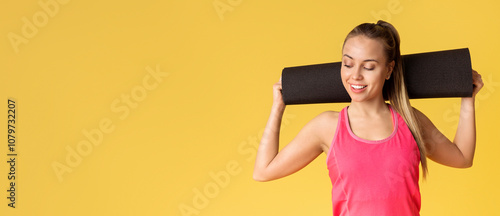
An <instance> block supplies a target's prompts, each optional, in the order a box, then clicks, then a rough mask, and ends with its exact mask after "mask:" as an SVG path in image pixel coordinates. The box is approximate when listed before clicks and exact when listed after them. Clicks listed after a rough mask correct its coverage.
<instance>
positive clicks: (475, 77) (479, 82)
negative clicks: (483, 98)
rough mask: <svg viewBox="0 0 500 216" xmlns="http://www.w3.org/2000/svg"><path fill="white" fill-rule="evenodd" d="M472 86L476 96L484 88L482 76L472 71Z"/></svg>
mask: <svg viewBox="0 0 500 216" xmlns="http://www.w3.org/2000/svg"><path fill="white" fill-rule="evenodd" d="M472 84H473V85H474V89H473V95H476V94H477V93H478V92H479V90H481V88H482V87H483V86H484V83H483V79H482V78H481V74H479V73H478V72H477V71H475V70H474V69H472Z"/></svg>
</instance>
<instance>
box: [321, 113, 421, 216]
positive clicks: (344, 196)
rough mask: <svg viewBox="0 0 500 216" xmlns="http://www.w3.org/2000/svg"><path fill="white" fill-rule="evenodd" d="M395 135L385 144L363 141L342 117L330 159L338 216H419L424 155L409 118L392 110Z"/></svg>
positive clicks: (330, 171) (341, 116) (339, 120)
mask: <svg viewBox="0 0 500 216" xmlns="http://www.w3.org/2000/svg"><path fill="white" fill-rule="evenodd" d="M387 105H388V106H389V109H390V111H391V115H392V123H393V126H394V129H393V132H392V134H391V135H390V136H389V137H387V138H385V139H382V140H365V139H362V138H360V137H357V136H356V135H355V134H354V133H353V132H352V130H351V127H350V125H349V121H348V116H347V109H348V107H345V108H344V109H342V111H341V112H340V113H339V119H338V123H337V130H336V132H335V136H334V138H333V141H332V144H331V147H330V150H329V152H328V154H327V166H328V170H329V175H330V179H331V181H332V205H333V215H335V216H337V215H342V216H346V215H351V216H354V215H381V216H390V215H397V216H401V215H419V212H420V190H419V186H418V180H419V162H420V152H419V149H418V146H417V143H416V142H415V139H414V138H413V135H412V134H411V132H410V130H409V129H408V126H407V125H406V123H405V121H404V120H403V118H402V117H401V116H400V115H399V114H398V113H397V112H395V111H393V109H392V107H391V105H389V104H387Z"/></svg>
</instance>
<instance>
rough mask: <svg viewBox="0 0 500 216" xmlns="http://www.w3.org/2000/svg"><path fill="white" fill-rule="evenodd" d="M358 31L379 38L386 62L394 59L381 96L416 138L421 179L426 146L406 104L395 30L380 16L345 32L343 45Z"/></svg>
mask: <svg viewBox="0 0 500 216" xmlns="http://www.w3.org/2000/svg"><path fill="white" fill-rule="evenodd" d="M358 35H363V36H366V37H368V38H371V39H376V40H379V41H380V42H381V43H382V45H383V46H384V51H385V54H386V57H387V63H388V64H389V63H390V62H392V61H393V60H394V63H395V65H394V68H393V70H392V76H391V78H390V79H389V80H386V81H385V83H384V89H383V95H384V99H386V100H389V101H390V103H391V104H392V106H393V107H394V109H395V110H396V112H398V113H399V114H400V115H401V117H403V119H404V121H405V122H406V124H407V125H408V128H409V129H410V131H411V133H412V135H413V138H414V139H415V141H416V142H417V146H418V149H419V151H420V163H421V165H422V172H423V177H424V179H425V177H426V176H427V173H428V169H427V157H426V149H425V144H424V142H423V138H422V131H421V130H420V124H419V122H418V119H417V116H416V113H415V112H416V111H415V110H414V109H413V107H412V106H411V104H410V98H409V97H408V92H407V90H406V84H405V79H404V70H403V61H402V59H401V51H400V48H399V45H400V39H399V34H398V31H397V30H396V28H394V26H393V25H392V24H390V23H388V22H385V21H382V20H379V21H378V22H377V23H376V24H375V23H363V24H360V25H358V26H356V27H355V28H354V29H353V30H352V31H351V32H349V34H348V35H347V37H346V38H345V40H344V45H345V42H346V41H347V40H348V39H349V38H351V37H354V36H358Z"/></svg>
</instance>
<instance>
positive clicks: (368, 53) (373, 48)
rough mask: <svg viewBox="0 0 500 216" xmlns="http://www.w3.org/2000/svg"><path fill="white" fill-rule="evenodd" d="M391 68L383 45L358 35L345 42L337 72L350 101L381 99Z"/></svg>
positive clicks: (392, 64)
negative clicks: (339, 73)
mask: <svg viewBox="0 0 500 216" xmlns="http://www.w3.org/2000/svg"><path fill="white" fill-rule="evenodd" d="M393 67H394V61H392V62H391V63H390V64H387V60H386V56H385V54H384V48H383V45H382V44H381V43H380V42H379V41H378V40H374V39H370V38H368V37H366V36H362V35H359V36H354V37H351V38H349V39H348V40H347V41H346V42H345V44H344V49H343V51H342V67H341V70H340V71H341V77H342V83H343V84H344V88H345V89H346V90H347V92H348V93H349V96H351V100H352V101H356V102H361V101H369V100H372V99H379V97H380V98H383V95H382V88H383V87H384V82H385V80H386V78H387V77H388V76H390V74H391V72H392V68H393Z"/></svg>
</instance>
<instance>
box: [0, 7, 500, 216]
mask: <svg viewBox="0 0 500 216" xmlns="http://www.w3.org/2000/svg"><path fill="white" fill-rule="evenodd" d="M40 2H42V3H46V2H53V3H54V2H55V3H56V4H52V5H51V6H50V7H49V12H51V13H52V14H51V15H53V16H51V15H50V14H48V13H49V12H47V11H46V9H43V8H44V7H42V6H41V5H40V4H39V1H36V0H31V1H26V0H25V1H4V2H3V4H2V6H1V7H0V16H1V19H0V24H1V26H0V36H1V37H2V38H3V39H2V40H0V62H1V64H0V73H1V78H0V82H1V83H0V95H1V96H0V99H1V100H2V101H3V102H1V104H2V105H1V106H2V108H1V110H3V111H2V113H4V114H3V116H2V117H1V118H2V119H3V121H2V122H3V123H2V124H0V130H1V131H2V132H1V134H3V135H2V136H1V137H3V139H4V140H3V141H2V142H1V143H2V144H1V147H0V158H1V161H6V160H8V157H7V156H6V154H7V141H6V139H7V138H6V137H7V123H6V122H7V99H8V98H14V99H15V100H16V104H17V116H16V118H17V119H16V120H17V122H16V123H17V124H16V125H17V133H16V134H17V137H18V139H17V153H18V154H19V155H18V158H17V163H16V168H17V170H16V178H17V179H16V185H17V186H18V187H17V188H16V199H17V200H16V208H15V209H12V208H9V207H8V206H7V204H8V199H6V197H7V196H8V194H7V192H6V190H7V186H8V184H9V181H8V180H7V173H8V169H9V166H8V164H7V163H6V162H2V163H0V189H1V191H0V197H2V199H1V200H2V201H1V202H0V215H179V216H180V215H207V216H208V215H331V198H330V190H331V183H330V180H329V178H328V171H327V169H326V162H325V160H326V156H325V155H321V156H320V157H318V158H317V159H316V160H315V161H314V162H312V163H311V164H310V165H309V166H307V167H306V168H304V169H303V170H301V171H299V172H297V173H295V174H293V175H291V176H288V177H286V178H283V179H279V180H276V181H272V182H267V183H260V182H256V181H254V180H253V179H252V169H253V163H254V157H253V156H254V154H255V152H256V149H255V148H256V145H257V144H258V141H259V139H260V135H261V133H262V129H263V128H264V126H265V124H266V122H267V118H268V116H269V112H270V108H271V104H272V85H273V84H274V83H275V82H277V81H278V79H279V77H280V75H281V70H282V69H283V67H288V66H297V65H307V64H316V63H325V62H335V61H340V53H341V49H340V46H341V43H342V42H343V39H344V37H345V36H346V34H347V33H348V32H349V31H350V30H351V29H352V28H353V27H355V26H356V25H358V24H360V23H363V22H375V21H376V20H377V19H379V18H380V19H385V20H387V21H390V22H391V23H392V24H394V25H395V26H396V28H397V29H398V30H399V33H400V35H401V38H402V44H401V49H402V53H403V54H410V53H418V52H430V51H437V50H446V49H456V48H463V47H468V48H469V49H470V52H471V58H472V65H473V68H474V69H476V70H477V71H479V72H480V73H481V74H482V76H483V79H484V81H485V87H484V88H483V89H482V90H481V92H480V94H479V95H478V97H477V100H476V106H477V107H476V108H477V113H476V116H477V150H476V156H475V161H474V162H475V163H474V166H473V167H472V168H470V169H455V168H449V167H444V166H441V165H438V164H435V163H433V162H431V163H430V167H429V170H430V176H429V178H428V179H427V181H425V182H421V184H420V186H421V192H422V210H421V214H422V215H454V216H458V215H467V216H469V215H498V214H499V213H498V211H499V206H498V204H499V203H500V198H499V196H498V194H500V187H499V186H498V184H499V182H500V174H499V167H500V160H499V159H498V154H499V150H500V145H499V144H500V142H499V141H498V140H499V139H498V135H499V132H500V131H499V129H498V122H499V121H500V115H499V114H498V107H499V106H500V100H499V99H500V96H499V91H500V73H499V70H498V61H499V60H498V50H500V42H499V41H498V40H499V38H500V21H499V20H500V13H499V12H498V11H499V10H500V4H499V3H498V1H493V0H489V1H488V0H477V1H451V0H448V1H432V0H382V1H376V2H375V1H361V0H352V1H309V2H307V1H262V0H220V1H214V0H200V1H180V0H175V1H170V0H169V1H112V2H108V1H60V2H57V1H55V0H41V1H40ZM214 3H216V5H217V6H218V8H219V9H221V11H217V10H216V8H215V7H214ZM42 5H44V4H42ZM54 5H56V6H54ZM56 9H57V10H56ZM43 14H45V18H46V19H45V18H44V15H43ZM34 18H35V19H36V20H35V21H34V20H33V19H34ZM26 20H28V21H29V23H31V24H32V25H35V27H36V33H34V32H33V31H31V32H28V30H26V28H28V27H25V25H29V24H26V22H25V21H26ZM35 22H36V23H35ZM36 24H38V26H36ZM23 28H25V29H24V33H25V35H23ZM31 30H33V29H31ZM9 35H10V36H9ZM12 35H17V36H18V37H23V38H25V40H26V41H27V42H26V41H24V42H26V43H19V44H14V43H13V42H11V39H10V38H11V37H12ZM25 36H29V37H30V38H27V37H25ZM16 49H17V52H16ZM147 68H148V69H147ZM148 70H152V71H156V72H161V73H162V76H163V77H160V79H159V80H160V81H161V82H160V81H158V80H155V79H154V78H153V77H151V76H150V75H149V74H150V72H148ZM166 73H168V75H166ZM144 80H146V83H147V85H145V84H144ZM156 81H157V82H156ZM155 83H156V84H157V85H156V87H155V88H152V87H151V85H154V84H155ZM148 86H149V89H150V90H148V89H145V88H146V87H148ZM141 93H142V94H141ZM132 94H135V97H136V98H140V100H135V101H132V102H133V103H134V104H133V106H132V105H126V104H125V103H124V99H123V98H126V97H130V96H131V95H132ZM412 104H413V105H414V106H415V107H417V108H419V109H420V110H422V111H423V112H424V113H426V114H427V115H428V116H429V117H430V118H431V120H432V121H433V122H434V124H435V125H436V126H437V127H438V128H439V129H440V130H441V131H442V132H443V133H445V134H446V135H447V136H448V137H449V138H450V139H453V136H454V134H455V130H456V124H457V121H458V114H459V105H460V99H459V98H450V99H425V100H413V101H412ZM113 105H114V106H115V109H113V108H112V107H113ZM346 105H347V104H346V103H342V104H315V105H292V106H288V107H287V108H286V111H285V116H284V121H283V128H282V131H281V147H283V146H284V145H285V144H286V143H288V142H289V141H291V140H292V139H293V138H294V137H295V135H296V134H297V133H298V131H299V130H300V129H301V128H302V127H303V126H304V125H305V124H306V123H307V122H308V121H309V120H310V119H312V118H313V117H314V116H316V115H317V114H319V113H321V112H323V111H325V110H337V111H339V110H340V109H341V108H343V107H344V106H346ZM118 106H119V107H121V111H118V110H117V108H118ZM125 109H128V110H129V113H128V114H125V113H124V112H125V111H123V110H125ZM100 122H107V123H108V126H104V128H106V127H112V128H113V130H112V131H111V132H109V133H103V136H102V143H101V144H100V145H97V146H94V147H93V148H92V149H90V150H89V149H86V150H87V152H86V153H87V155H85V156H81V157H82V158H81V161H80V162H79V163H76V165H75V164H73V165H74V166H73V167H70V166H69V164H68V163H67V162H66V158H67V157H68V155H71V154H70V153H69V152H68V149H73V150H75V149H77V147H78V145H79V143H85V141H88V138H87V137H86V136H85V135H84V132H83V131H92V130H94V129H96V128H99V127H100V124H101V123H100ZM94 131H95V130H94ZM82 151H83V150H82ZM54 163H56V164H57V163H59V164H63V165H65V166H68V168H70V169H71V171H72V172H70V173H69V172H65V173H63V174H62V180H61V181H59V179H58V176H57V174H56V172H55V171H54V168H53V164H54ZM214 176H216V177H215V178H214ZM193 202H194V203H193ZM181 209H183V210H181ZM187 209H189V210H187ZM183 211H184V213H183Z"/></svg>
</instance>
